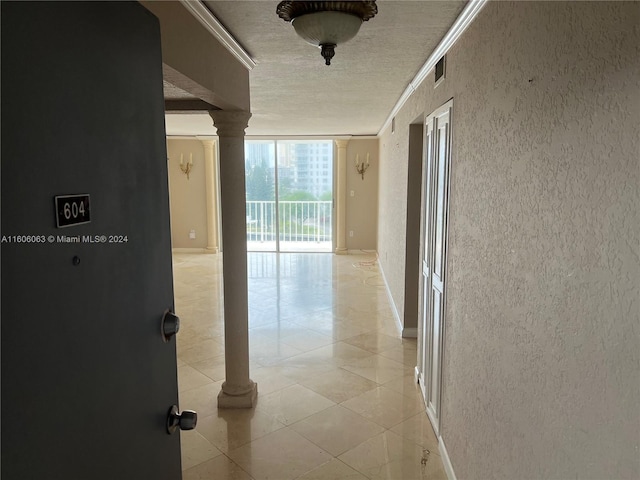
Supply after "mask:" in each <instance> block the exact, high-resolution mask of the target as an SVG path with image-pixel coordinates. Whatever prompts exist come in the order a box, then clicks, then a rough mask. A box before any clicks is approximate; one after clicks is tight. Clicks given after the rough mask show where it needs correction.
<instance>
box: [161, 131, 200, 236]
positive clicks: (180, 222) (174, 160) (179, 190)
mask: <svg viewBox="0 0 640 480" xmlns="http://www.w3.org/2000/svg"><path fill="white" fill-rule="evenodd" d="M180 154H183V158H184V162H185V163H187V160H188V159H189V154H193V170H192V171H191V172H190V173H189V179H188V180H187V176H186V175H185V174H184V173H182V171H180ZM167 155H168V157H169V198H170V199H171V243H172V247H173V248H205V247H206V246H207V197H206V185H205V177H204V148H203V146H202V142H201V141H200V140H186V139H185V140H178V139H169V140H167ZM191 230H195V231H196V238H195V240H192V239H190V238H189V232H190V231H191Z"/></svg>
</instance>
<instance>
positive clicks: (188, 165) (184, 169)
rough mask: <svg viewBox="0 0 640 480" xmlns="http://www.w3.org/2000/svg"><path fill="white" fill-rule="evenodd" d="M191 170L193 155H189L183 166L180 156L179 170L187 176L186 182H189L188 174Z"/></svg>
mask: <svg viewBox="0 0 640 480" xmlns="http://www.w3.org/2000/svg"><path fill="white" fill-rule="evenodd" d="M192 168H193V153H190V154H189V161H188V162H187V163H186V164H185V163H184V160H183V159H182V154H180V170H182V173H184V174H185V175H186V176H187V180H189V173H191V169H192Z"/></svg>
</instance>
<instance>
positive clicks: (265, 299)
mask: <svg viewBox="0 0 640 480" xmlns="http://www.w3.org/2000/svg"><path fill="white" fill-rule="evenodd" d="M248 260H249V261H248V274H249V282H248V284H249V339H250V358H251V378H252V379H253V380H254V381H256V382H257V383H258V392H259V393H258V402H257V405H256V407H255V408H254V409H251V410H218V409H217V406H216V396H217V394H218V392H219V391H220V387H221V385H222V381H223V379H224V375H225V373H224V338H223V305H222V256H221V255H194V254H176V255H174V278H175V296H176V311H177V313H178V314H179V316H180V319H181V329H180V333H179V334H178V336H177V342H178V380H179V389H180V406H181V408H185V409H193V410H196V411H197V412H198V418H199V419H198V426H197V428H196V430H194V431H188V432H182V434H181V438H182V468H183V471H184V472H183V474H184V480H195V479H210V480H213V479H215V480H227V479H233V480H251V479H253V480H263V479H264V480H266V479H270V480H290V479H291V480H292V479H301V480H312V479H313V480H363V479H368V478H369V479H388V480H411V479H446V478H447V477H446V474H445V472H444V469H443V467H442V461H441V459H440V456H439V452H438V446H437V440H436V438H435V436H434V434H433V431H432V429H431V426H430V424H429V420H428V418H427V415H426V414H425V412H424V404H423V402H422V397H421V395H420V390H419V388H418V387H417V385H416V384H415V382H414V380H413V371H414V366H415V363H416V341H415V340H414V339H402V338H400V336H399V335H398V331H397V328H396V325H395V321H394V319H393V314H392V311H391V308H390V306H389V301H388V298H387V295H386V292H385V289H384V286H383V282H382V278H381V276H380V274H379V271H378V269H377V266H376V265H375V262H372V261H371V260H373V258H372V256H371V255H365V254H363V255H348V256H347V255H344V256H336V255H332V254H322V253H320V254H310V253H288V254H275V253H258V252H254V253H250V254H249V256H248Z"/></svg>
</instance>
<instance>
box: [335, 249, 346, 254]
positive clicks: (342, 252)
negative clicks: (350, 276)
mask: <svg viewBox="0 0 640 480" xmlns="http://www.w3.org/2000/svg"><path fill="white" fill-rule="evenodd" d="M348 254H349V250H347V249H346V248H336V255H348Z"/></svg>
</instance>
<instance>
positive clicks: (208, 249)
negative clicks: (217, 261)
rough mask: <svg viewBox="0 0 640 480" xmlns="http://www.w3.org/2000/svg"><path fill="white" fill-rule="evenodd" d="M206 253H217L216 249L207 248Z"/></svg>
mask: <svg viewBox="0 0 640 480" xmlns="http://www.w3.org/2000/svg"><path fill="white" fill-rule="evenodd" d="M205 250H206V253H218V247H207V248H206V249H205Z"/></svg>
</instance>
